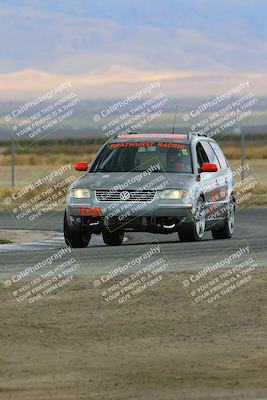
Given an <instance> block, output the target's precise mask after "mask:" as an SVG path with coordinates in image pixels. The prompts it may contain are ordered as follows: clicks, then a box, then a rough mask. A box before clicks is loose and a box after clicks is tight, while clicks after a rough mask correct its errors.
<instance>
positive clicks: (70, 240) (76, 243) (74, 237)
mask: <svg viewBox="0 0 267 400" xmlns="http://www.w3.org/2000/svg"><path fill="white" fill-rule="evenodd" d="M64 238H65V243H66V244H67V246H69V247H74V248H80V247H87V246H88V244H89V242H90V239H91V233H89V232H86V231H81V230H79V229H77V228H71V227H70V226H69V224H68V220H67V215H66V211H65V214H64Z"/></svg>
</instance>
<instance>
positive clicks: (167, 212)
mask: <svg viewBox="0 0 267 400" xmlns="http://www.w3.org/2000/svg"><path fill="white" fill-rule="evenodd" d="M66 210H67V216H68V221H69V223H70V224H72V225H73V226H76V227H83V228H88V229H90V230H91V231H92V232H94V233H100V232H101V231H102V230H103V229H104V228H106V227H108V228H109V229H113V230H115V229H119V228H120V229H124V230H134V231H151V232H159V233H160V232H162V233H167V232H171V231H175V230H177V228H178V225H181V224H182V223H190V222H192V218H193V205H192V203H190V202H187V201H186V199H184V200H165V199H164V200H161V199H159V200H158V201H157V202H150V203H148V202H147V203H142V202H129V203H127V202H116V204H115V203H114V202H110V201H101V202H99V201H94V199H92V200H91V199H88V200H79V199H71V201H69V202H68V205H67V209H66Z"/></svg>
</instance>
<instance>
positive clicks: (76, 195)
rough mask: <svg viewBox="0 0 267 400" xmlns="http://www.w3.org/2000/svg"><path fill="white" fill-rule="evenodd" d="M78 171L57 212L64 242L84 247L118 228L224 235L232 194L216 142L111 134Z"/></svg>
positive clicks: (183, 236) (191, 237) (113, 238)
mask: <svg viewBox="0 0 267 400" xmlns="http://www.w3.org/2000/svg"><path fill="white" fill-rule="evenodd" d="M75 169H76V170H78V171H84V172H85V174H84V175H83V176H81V177H80V178H79V179H77V180H76V181H75V182H74V183H73V184H72V185H71V187H70V189H69V192H68V195H67V206H66V209H65V214H64V237H65V241H66V243H67V245H68V246H71V247H86V246H87V245H88V244H89V242H90V239H91V236H92V234H96V235H100V234H102V236H103V240H104V242H105V243H106V244H107V245H110V246H118V245H120V244H122V242H123V238H124V234H125V232H150V233H154V234H156V233H161V234H171V233H176V234H177V233H178V236H179V239H180V241H182V242H185V241H197V240H200V239H201V238H202V237H203V235H204V233H205V231H208V230H210V231H211V233H212V236H213V238H214V239H228V238H231V236H232V234H233V231H234V222H235V192H234V181H233V175H232V172H231V169H230V166H229V164H228V162H227V160H226V158H225V156H224V154H223V152H222V150H221V148H220V147H219V145H218V143H217V142H216V141H215V140H213V139H212V138H210V137H205V136H200V135H198V134H196V133H188V134H174V133H173V134H144V133H142V134H141V133H134V132H132V133H128V134H121V135H120V134H118V135H117V136H115V137H112V138H111V139H110V140H109V141H108V142H106V143H105V144H104V145H103V146H102V147H101V149H100V150H99V152H98V154H97V155H96V158H95V160H94V161H93V162H92V164H91V165H90V166H89V164H88V162H87V161H81V162H77V163H76V164H75Z"/></svg>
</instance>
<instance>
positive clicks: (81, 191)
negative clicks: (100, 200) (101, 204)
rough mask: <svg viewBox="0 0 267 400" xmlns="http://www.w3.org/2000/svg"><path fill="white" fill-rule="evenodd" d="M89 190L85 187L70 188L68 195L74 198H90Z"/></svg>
mask: <svg viewBox="0 0 267 400" xmlns="http://www.w3.org/2000/svg"><path fill="white" fill-rule="evenodd" d="M90 195H91V193H90V190H89V189H85V188H77V189H71V191H70V197H72V198H74V199H90Z"/></svg>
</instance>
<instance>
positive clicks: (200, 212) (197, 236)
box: [178, 198, 206, 242]
mask: <svg viewBox="0 0 267 400" xmlns="http://www.w3.org/2000/svg"><path fill="white" fill-rule="evenodd" d="M200 221H201V224H200V225H201V226H199V225H198V224H199V223H200ZM205 226H206V216H205V203H204V201H203V199H202V198H199V200H198V202H197V207H196V215H195V220H194V222H192V223H188V224H186V225H184V226H182V227H181V228H180V229H179V230H178V236H179V239H180V241H181V242H196V241H198V240H201V239H202V237H203V235H204V232H205Z"/></svg>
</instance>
